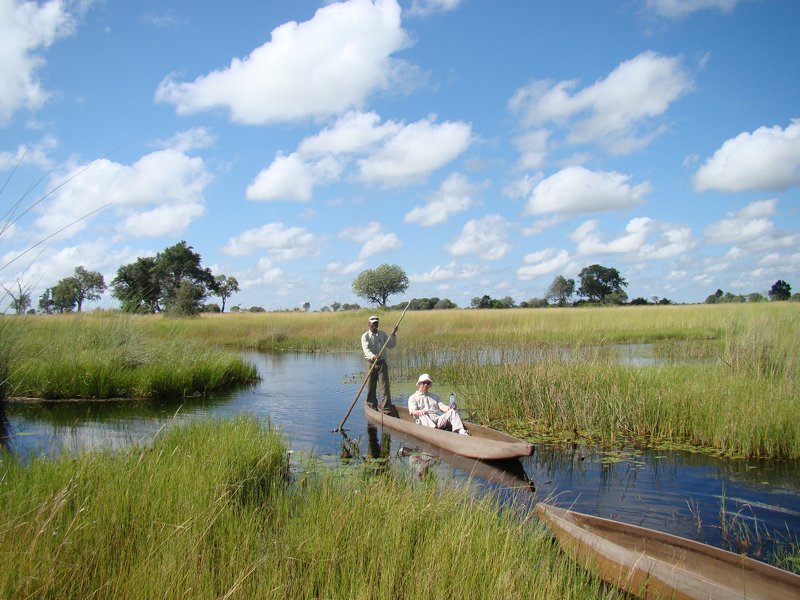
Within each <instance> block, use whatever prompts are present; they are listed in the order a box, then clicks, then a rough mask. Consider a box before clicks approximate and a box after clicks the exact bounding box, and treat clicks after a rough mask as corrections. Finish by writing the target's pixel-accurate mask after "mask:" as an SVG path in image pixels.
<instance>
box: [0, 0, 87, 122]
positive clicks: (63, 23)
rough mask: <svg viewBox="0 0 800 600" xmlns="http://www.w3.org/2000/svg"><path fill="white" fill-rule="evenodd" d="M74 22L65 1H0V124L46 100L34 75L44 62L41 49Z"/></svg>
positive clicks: (67, 31) (70, 28)
mask: <svg viewBox="0 0 800 600" xmlns="http://www.w3.org/2000/svg"><path fill="white" fill-rule="evenodd" d="M75 24H76V20H75V16H74V15H72V14H70V13H69V12H68V5H67V4H66V3H65V2H57V1H51V2H47V3H45V4H39V3H38V2H18V1H17V0H3V1H2V2H0V126H2V125H5V124H6V123H7V122H8V121H9V119H11V117H12V116H13V115H14V113H15V112H17V111H18V110H22V109H27V110H36V109H38V108H39V107H41V106H42V104H44V102H45V101H46V100H47V98H48V93H47V92H46V91H45V90H44V89H43V88H42V86H41V84H40V83H39V80H38V77H37V72H38V71H39V70H40V69H41V68H42V67H44V64H45V61H44V59H43V58H42V56H41V51H43V50H46V49H47V48H49V47H50V46H51V45H52V44H53V43H54V42H55V41H56V40H58V39H59V38H63V37H66V36H69V35H71V34H72V33H73V32H74V31H75Z"/></svg>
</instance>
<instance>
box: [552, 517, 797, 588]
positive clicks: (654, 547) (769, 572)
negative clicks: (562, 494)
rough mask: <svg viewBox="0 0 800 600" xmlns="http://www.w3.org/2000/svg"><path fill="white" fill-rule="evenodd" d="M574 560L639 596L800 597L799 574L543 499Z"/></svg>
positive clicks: (560, 540) (556, 529)
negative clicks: (551, 503) (584, 512)
mask: <svg viewBox="0 0 800 600" xmlns="http://www.w3.org/2000/svg"><path fill="white" fill-rule="evenodd" d="M536 513H537V515H539V517H540V518H541V519H542V520H543V521H545V522H546V523H547V524H548V526H549V527H550V529H551V530H552V531H553V532H554V533H555V536H556V538H557V539H558V542H559V544H560V546H561V547H562V548H563V549H564V550H565V551H566V553H567V554H568V555H570V556H571V557H572V558H573V559H574V560H576V561H577V562H579V563H581V564H582V565H583V566H584V567H586V568H588V569H589V570H591V571H594V572H595V573H598V574H599V575H600V576H601V577H602V578H603V579H604V580H606V581H608V582H610V583H613V584H614V585H616V586H618V587H620V588H622V589H624V590H626V591H628V592H630V593H632V594H634V595H635V596H638V597H640V598H648V599H649V598H663V599H675V600H678V599H681V600H682V599H691V600H696V599H699V598H703V599H705V600H709V599H714V600H743V599H745V598H746V599H749V600H759V599H764V600H766V599H777V598H800V576H798V575H795V574H793V573H790V572H789V571H784V570H783V569H779V568H777V567H773V566H771V565H768V564H766V563H763V562H760V561H757V560H753V559H752V558H748V557H746V556H742V555H739V554H734V553H733V552H728V551H727V550H723V549H721V548H715V547H714V546H709V545H707V544H702V543H700V542H695V541H692V540H688V539H686V538H681V537H678V536H675V535H671V534H668V533H663V532H660V531H655V530H653V529H647V528H645V527H637V526H636V525H628V524H626V523H620V522H618V521H612V520H610V519H604V518H601V517H593V516H590V515H585V514H582V513H578V512H574V511H571V510H565V509H563V508H558V507H555V506H552V505H550V504H545V503H542V502H540V503H538V504H537V505H536Z"/></svg>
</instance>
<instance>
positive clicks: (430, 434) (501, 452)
mask: <svg viewBox="0 0 800 600" xmlns="http://www.w3.org/2000/svg"><path fill="white" fill-rule="evenodd" d="M395 408H396V409H397V417H390V416H387V415H384V414H382V413H381V412H379V411H376V410H374V409H373V408H371V407H370V406H369V404H366V403H364V412H365V414H366V415H367V418H368V419H369V420H370V421H372V422H373V423H376V424H378V425H381V426H383V425H385V426H387V427H391V428H393V429H396V430H398V431H402V432H404V433H408V434H410V435H412V436H414V437H416V438H418V439H421V440H423V441H425V442H428V443H430V444H433V445H434V446H438V447H440V448H443V449H445V450H447V451H449V452H453V453H454V454H459V455H461V456H466V457H469V458H479V459H482V460H502V459H507V458H517V457H520V456H530V455H531V454H532V453H533V445H532V444H529V443H528V442H525V441H523V440H520V439H518V438H515V437H513V436H511V435H508V434H507V433H503V432H502V431H497V430H495V429H491V428H489V427H484V426H482V425H476V424H475V423H470V422H469V421H464V426H465V428H466V429H467V431H468V432H469V435H468V436H465V435H459V434H457V433H453V432H452V431H445V430H442V429H434V428H432V427H424V426H422V425H417V424H416V423H415V422H414V418H413V417H412V415H411V414H410V413H409V412H408V408H407V407H405V406H399V405H395Z"/></svg>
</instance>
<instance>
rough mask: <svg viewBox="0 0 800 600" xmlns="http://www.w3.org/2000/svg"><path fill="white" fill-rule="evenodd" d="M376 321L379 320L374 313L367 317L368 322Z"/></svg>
mask: <svg viewBox="0 0 800 600" xmlns="http://www.w3.org/2000/svg"><path fill="white" fill-rule="evenodd" d="M378 321H380V319H379V318H378V317H376V316H375V315H372V316H371V317H370V318H369V322H370V323H377V322H378Z"/></svg>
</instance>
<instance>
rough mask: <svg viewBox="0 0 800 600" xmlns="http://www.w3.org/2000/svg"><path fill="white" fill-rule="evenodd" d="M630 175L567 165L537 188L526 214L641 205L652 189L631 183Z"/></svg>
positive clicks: (525, 211)
mask: <svg viewBox="0 0 800 600" xmlns="http://www.w3.org/2000/svg"><path fill="white" fill-rule="evenodd" d="M630 178H631V177H630V175H623V174H621V173H617V172H615V171H611V172H607V171H590V170H588V169H586V168H585V167H580V166H574V167H567V168H565V169H562V170H561V171H559V172H558V173H556V174H554V175H551V176H550V177H548V178H547V179H545V180H543V181H542V182H540V183H539V184H538V185H537V186H536V188H534V190H533V194H531V197H530V198H529V199H528V202H527V204H526V206H525V210H524V211H523V214H525V215H538V214H542V213H550V212H554V213H561V214H563V213H573V214H579V213H588V212H601V211H609V210H617V209H623V208H631V207H634V206H639V205H640V204H643V203H644V196H645V195H646V194H648V193H649V192H650V184H649V183H640V184H638V185H633V186H632V185H631V184H629V183H628V181H629V180H630Z"/></svg>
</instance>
